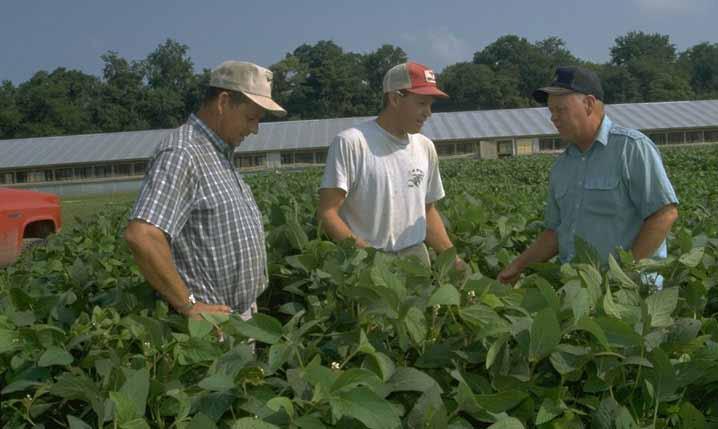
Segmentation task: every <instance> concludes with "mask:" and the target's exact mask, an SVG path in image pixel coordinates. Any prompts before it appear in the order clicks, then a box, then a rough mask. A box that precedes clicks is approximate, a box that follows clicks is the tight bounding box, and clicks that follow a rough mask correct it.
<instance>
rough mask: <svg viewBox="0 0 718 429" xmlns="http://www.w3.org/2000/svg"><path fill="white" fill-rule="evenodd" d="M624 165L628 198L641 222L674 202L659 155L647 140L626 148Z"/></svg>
mask: <svg viewBox="0 0 718 429" xmlns="http://www.w3.org/2000/svg"><path fill="white" fill-rule="evenodd" d="M625 162H626V166H625V170H626V171H625V173H624V174H626V175H627V177H628V193H629V197H630V199H631V202H632V203H633V205H634V206H635V207H636V209H637V210H638V213H639V214H640V216H641V218H642V219H646V218H647V217H649V216H650V215H652V214H653V213H655V212H656V211H658V210H660V209H661V208H662V207H664V206H666V205H669V204H677V203H678V198H677V197H676V193H675V191H674V190H673V185H671V182H670V180H668V175H667V174H666V170H665V168H664V167H663V161H662V160H661V155H660V154H659V153H658V149H657V148H656V147H655V145H654V144H653V143H652V142H651V141H650V140H648V138H647V137H643V138H639V139H636V140H635V141H634V142H633V144H630V145H627V149H626V157H625Z"/></svg>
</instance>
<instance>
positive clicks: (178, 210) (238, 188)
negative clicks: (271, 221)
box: [130, 115, 267, 313]
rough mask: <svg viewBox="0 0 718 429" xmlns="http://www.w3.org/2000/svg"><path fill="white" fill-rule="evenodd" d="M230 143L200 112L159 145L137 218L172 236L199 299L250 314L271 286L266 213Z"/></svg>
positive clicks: (174, 252)
mask: <svg viewBox="0 0 718 429" xmlns="http://www.w3.org/2000/svg"><path fill="white" fill-rule="evenodd" d="M232 151H233V149H232V147H230V146H229V145H227V144H226V143H225V142H224V141H222V139H220V138H219V137H218V136H217V135H216V134H215V133H214V132H213V131H212V130H210V129H209V128H207V126H206V125H205V124H204V123H203V122H202V121H201V120H200V119H199V118H197V117H196V116H195V115H191V116H190V118H189V119H188V120H187V123H185V124H184V125H182V126H181V127H179V128H178V129H177V130H175V131H174V132H172V133H171V134H170V135H169V136H168V137H167V138H165V139H164V140H163V141H162V142H161V143H160V145H159V147H158V148H157V150H156V152H155V154H154V155H153V157H152V160H151V162H150V166H149V169H148V172H147V174H146V176H145V178H144V181H143V182H142V187H141V191H140V195H139V197H138V198H137V202H136V203H135V207H134V209H133V211H132V214H131V216H130V219H141V220H144V221H145V222H148V223H150V224H152V225H154V226H156V227H157V228H159V229H160V230H162V231H164V233H165V234H166V235H167V237H168V239H169V242H170V246H171V248H172V256H173V259H174V263H175V265H176V267H177V271H178V272H179V274H180V276H181V277H182V279H183V280H184V282H185V283H186V284H187V287H188V288H189V289H190V291H191V292H192V293H193V294H194V295H195V297H196V298H197V300H199V301H202V302H206V303H210V304H224V305H228V306H230V307H231V308H232V310H233V311H235V312H240V313H243V312H245V311H246V310H247V309H248V308H249V307H250V306H251V305H252V304H253V303H254V302H255V301H256V299H257V296H258V295H259V294H260V293H261V292H262V291H263V290H264V288H265V287H266V285H267V255H266V249H265V243H264V228H263V227H262V215H261V213H260V212H259V209H258V208H257V204H256V203H255V201H254V196H253V195H252V191H251V190H250V188H249V186H248V185H247V184H246V183H245V182H244V180H243V179H242V176H241V175H240V174H239V172H238V171H237V169H236V168H235V166H234V164H233V163H232V162H231V159H232V158H231V154H232Z"/></svg>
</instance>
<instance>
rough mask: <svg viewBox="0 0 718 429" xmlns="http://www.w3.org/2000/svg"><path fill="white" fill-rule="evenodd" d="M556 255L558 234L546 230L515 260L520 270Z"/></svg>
mask: <svg viewBox="0 0 718 429" xmlns="http://www.w3.org/2000/svg"><path fill="white" fill-rule="evenodd" d="M557 253H558V234H557V233H556V231H554V230H552V229H546V230H544V231H543V232H542V233H541V234H539V236H538V237H536V240H535V241H534V242H533V243H532V244H531V245H530V246H529V247H528V248H527V249H526V250H524V251H523V253H521V255H519V256H518V257H517V258H516V262H517V263H518V265H519V267H520V268H521V269H524V268H526V267H528V266H529V265H531V264H535V263H537V262H546V261H548V260H549V259H551V258H553V257H554V256H556V254H557Z"/></svg>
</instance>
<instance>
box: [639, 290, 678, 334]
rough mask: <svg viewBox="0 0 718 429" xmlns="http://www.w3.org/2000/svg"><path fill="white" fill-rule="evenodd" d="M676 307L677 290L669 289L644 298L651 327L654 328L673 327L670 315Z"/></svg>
mask: <svg viewBox="0 0 718 429" xmlns="http://www.w3.org/2000/svg"><path fill="white" fill-rule="evenodd" d="M677 305H678V288H677V287H671V288H667V289H664V290H662V291H659V292H656V293H654V294H651V295H650V296H649V297H648V298H646V306H647V307H648V314H649V315H650V316H651V326H653V327H654V328H667V327H670V326H671V325H673V318H671V314H672V313H673V311H674V310H675V309H676V306H677Z"/></svg>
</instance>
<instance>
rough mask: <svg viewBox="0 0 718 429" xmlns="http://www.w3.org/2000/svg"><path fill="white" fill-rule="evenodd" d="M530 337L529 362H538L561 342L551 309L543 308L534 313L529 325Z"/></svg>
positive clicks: (557, 325)
mask: <svg viewBox="0 0 718 429" xmlns="http://www.w3.org/2000/svg"><path fill="white" fill-rule="evenodd" d="M530 339H531V342H530V346H529V361H530V362H538V361H539V360H541V359H543V358H544V357H546V356H548V355H549V354H551V352H553V350H554V349H555V348H556V346H557V345H558V344H559V343H560V342H561V327H560V326H559V324H558V319H557V318H556V312H555V311H554V310H553V309H551V308H544V309H543V310H541V311H540V312H539V313H538V314H537V315H536V317H535V318H534V321H533V324H532V325H531V332H530Z"/></svg>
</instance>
